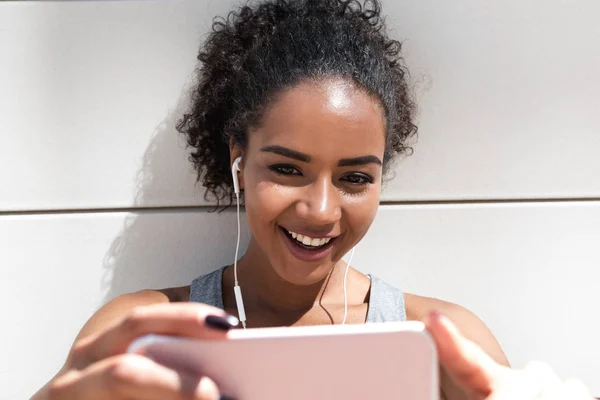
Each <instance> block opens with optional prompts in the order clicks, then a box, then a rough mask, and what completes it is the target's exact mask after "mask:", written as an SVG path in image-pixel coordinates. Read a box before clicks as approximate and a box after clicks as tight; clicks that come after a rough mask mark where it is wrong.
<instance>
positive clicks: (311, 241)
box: [287, 231, 331, 247]
mask: <svg viewBox="0 0 600 400" xmlns="http://www.w3.org/2000/svg"><path fill="white" fill-rule="evenodd" d="M287 232H288V233H289V234H290V235H291V236H292V237H293V238H294V239H296V240H297V241H299V242H300V243H302V244H303V245H305V246H312V247H319V246H323V245H324V244H327V243H329V242H330V241H331V238H311V237H308V236H304V235H301V234H299V233H296V232H291V231H287Z"/></svg>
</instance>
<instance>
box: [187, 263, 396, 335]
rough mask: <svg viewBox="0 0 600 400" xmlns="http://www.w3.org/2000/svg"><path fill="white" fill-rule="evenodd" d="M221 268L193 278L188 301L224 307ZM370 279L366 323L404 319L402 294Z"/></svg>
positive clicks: (381, 282) (375, 279)
mask: <svg viewBox="0 0 600 400" xmlns="http://www.w3.org/2000/svg"><path fill="white" fill-rule="evenodd" d="M224 269H225V267H223V268H219V269H218V270H216V271H214V272H211V273H209V274H206V275H203V276H201V277H199V278H196V279H194V281H193V282H192V285H191V288H190V301H191V302H196V303H204V304H208V305H211V306H213V307H217V308H220V309H224V306H223V292H222V279H223V270H224ZM368 277H369V278H370V279H371V293H370V296H369V308H368V311H367V321H366V322H367V323H372V322H394V321H406V309H405V307H404V294H403V293H402V291H400V290H399V289H396V288H394V287H392V286H390V285H389V284H387V283H386V282H384V281H382V280H381V279H379V278H377V277H375V276H371V275H368Z"/></svg>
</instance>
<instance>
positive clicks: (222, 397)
mask: <svg viewBox="0 0 600 400" xmlns="http://www.w3.org/2000/svg"><path fill="white" fill-rule="evenodd" d="M219 400H235V399H234V398H233V397H230V396H221V397H219Z"/></svg>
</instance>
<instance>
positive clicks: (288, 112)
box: [240, 80, 385, 285]
mask: <svg viewBox="0 0 600 400" xmlns="http://www.w3.org/2000/svg"><path fill="white" fill-rule="evenodd" d="M384 147H385V119H384V114H383V111H382V109H381V106H380V104H379V103H378V102H377V101H376V100H374V99H373V98H371V97H370V96H369V95H367V94H366V93H365V92H364V91H362V90H359V89H357V88H356V87H355V86H354V85H352V84H350V83H348V82H346V81H343V80H329V81H324V82H321V83H319V84H315V83H303V84H300V85H298V86H296V87H294V88H292V89H289V90H287V91H286V92H284V93H283V94H281V95H280V96H278V97H277V100H276V102H275V103H274V104H273V105H272V106H271V107H270V109H269V111H268V113H267V114H266V115H265V116H264V118H263V121H262V124H261V126H260V127H258V128H256V129H254V130H252V131H251V132H250V133H249V138H248V146H247V148H246V150H245V151H244V152H243V162H242V170H243V172H242V173H241V174H240V178H241V179H240V180H241V182H242V187H243V189H244V197H245V203H246V213H247V217H248V223H249V226H250V229H251V231H252V234H253V236H254V240H255V243H256V244H257V245H258V246H259V248H260V250H261V251H262V253H263V254H264V255H265V257H266V258H267V259H268V261H269V262H270V264H271V265H272V266H273V268H274V269H275V271H276V272H277V274H278V275H279V276H280V277H281V278H283V279H285V280H287V281H289V282H291V283H294V284H298V285H306V284H312V283H315V282H318V281H319V280H322V279H324V278H325V276H326V275H327V274H328V273H329V271H330V270H331V268H332V267H333V266H334V265H335V263H336V262H338V261H339V260H340V258H341V257H342V256H343V255H344V254H346V253H347V252H348V251H349V250H350V249H351V248H352V247H353V246H354V245H356V244H357V243H358V242H359V241H360V239H362V237H363V236H364V235H365V233H366V232H367V230H368V228H369V226H370V225H371V223H372V221H373V219H374V217H375V214H376V212H377V208H378V205H379V198H380V193H381V180H382V161H383V154H384ZM301 242H302V243H301Z"/></svg>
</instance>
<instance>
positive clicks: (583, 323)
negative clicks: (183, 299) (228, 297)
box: [0, 203, 600, 400]
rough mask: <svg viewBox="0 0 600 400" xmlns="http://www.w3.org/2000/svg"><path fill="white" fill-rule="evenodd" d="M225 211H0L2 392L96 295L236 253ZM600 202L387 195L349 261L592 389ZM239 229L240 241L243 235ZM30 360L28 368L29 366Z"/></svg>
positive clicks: (214, 263)
mask: <svg viewBox="0 0 600 400" xmlns="http://www.w3.org/2000/svg"><path fill="white" fill-rule="evenodd" d="M234 217H235V216H234V214H232V213H225V214H220V215H219V214H214V213H212V214H208V213H206V212H191V211H190V212H182V213H174V212H173V213H172V212H163V213H147V212H144V213H141V214H126V213H108V214H78V215H62V214H57V215H52V216H29V217H2V218H0V243H2V244H3V246H5V250H3V251H2V252H0V265H2V266H3V270H2V271H3V274H4V276H6V275H7V274H8V279H3V280H1V281H0V303H1V304H5V305H8V304H11V306H10V307H8V306H5V311H3V320H4V321H5V322H4V323H3V333H2V340H1V341H0V359H1V360H8V361H9V363H8V364H5V365H3V366H2V367H0V385H1V386H2V387H3V396H6V397H2V396H0V398H2V399H3V400H4V399H6V400H8V399H16V398H25V397H26V395H28V394H30V393H31V392H32V390H31V389H32V388H34V387H37V386H40V385H41V384H42V382H43V381H44V380H46V379H48V378H49V377H50V376H51V375H52V374H53V373H54V372H55V371H56V370H57V369H58V368H59V366H60V364H61V363H62V361H63V358H64V357H65V355H66V352H67V349H68V348H69V346H70V344H71V341H72V340H73V338H74V336H75V335H76V332H77V331H78V330H79V328H80V327H81V325H82V324H83V323H84V322H85V320H86V319H87V318H88V317H89V316H90V315H91V314H92V313H93V311H94V310H95V309H96V308H97V307H98V306H99V305H100V304H101V303H102V302H104V301H105V300H107V299H109V298H112V297H114V296H116V295H119V294H122V293H125V292H130V291H134V290H138V289H142V288H151V287H153V288H157V287H165V286H172V285H182V284H185V283H189V282H190V281H191V279H192V278H193V277H195V276H197V275H200V274H202V273H205V272H208V271H210V270H212V269H215V268H217V267H219V266H221V265H225V264H226V263H229V262H231V261H232V259H233V254H234V245H235V218H234ZM599 227H600V203H565V204H544V205H483V206H477V207H472V206H443V205H441V206H406V207H400V206H386V207H382V208H381V210H380V212H379V215H378V217H377V219H376V221H375V223H374V226H373V228H372V230H371V231H370V232H369V234H368V236H367V237H365V239H364V240H363V242H361V243H360V244H359V246H358V247H357V250H356V254H355V257H354V260H355V261H354V262H353V264H354V265H355V266H356V267H357V268H359V269H361V270H363V271H364V272H371V273H374V274H376V275H378V276H381V277H382V278H384V279H386V280H387V281H389V282H390V283H392V284H394V285H396V286H398V287H401V288H403V289H404V290H405V291H407V292H412V293H417V294H422V295H429V296H434V297H440V298H443V299H446V300H449V301H453V302H457V303H459V304H461V305H464V306H465V307H467V308H469V309H471V310H472V311H474V312H475V313H476V314H477V315H478V316H480V317H481V318H482V319H483V320H484V321H485V322H486V323H487V324H488V326H489V327H490V328H491V329H492V331H493V332H494V333H495V334H496V336H497V338H498V340H499V341H500V343H501V345H502V346H503V348H504V350H505V351H506V353H507V355H508V357H509V360H510V361H511V363H512V365H513V366H515V367H520V366H524V364H525V363H526V362H527V361H529V360H532V359H540V360H543V361H546V362H549V363H551V364H552V365H553V366H554V367H555V368H556V370H557V371H558V373H559V374H560V375H561V376H562V377H564V378H568V377H573V376H577V377H579V378H582V379H584V381H585V382H586V383H587V384H588V385H590V386H591V388H592V389H593V390H594V392H595V393H600V379H599V377H598V371H600V346H598V343H597V332H598V331H599V330H600V318H598V313H597V312H596V308H597V304H598V301H597V282H598V280H600V274H599V273H598V268H597V266H598V265H600V252H598V243H600V229H599ZM247 237H248V236H247V230H246V229H245V230H244V238H245V239H244V243H243V244H242V246H243V247H244V246H245V243H246V241H247ZM32 366H33V368H32Z"/></svg>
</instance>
